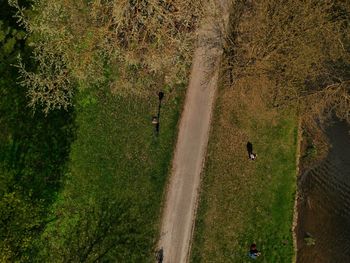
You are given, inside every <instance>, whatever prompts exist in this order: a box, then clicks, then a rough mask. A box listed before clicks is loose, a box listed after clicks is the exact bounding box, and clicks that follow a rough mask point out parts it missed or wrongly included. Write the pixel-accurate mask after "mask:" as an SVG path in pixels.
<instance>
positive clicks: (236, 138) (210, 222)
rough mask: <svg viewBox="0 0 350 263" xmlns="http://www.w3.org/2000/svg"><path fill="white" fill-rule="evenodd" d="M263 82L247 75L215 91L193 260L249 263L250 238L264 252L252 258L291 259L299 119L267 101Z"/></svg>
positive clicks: (282, 260) (290, 110)
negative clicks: (251, 152) (249, 150)
mask: <svg viewBox="0 0 350 263" xmlns="http://www.w3.org/2000/svg"><path fill="white" fill-rule="evenodd" d="M269 85H272V84H271V83H270V82H269V81H268V80H265V79H253V78H249V77H247V78H242V79H240V80H238V81H237V83H235V86H234V89H230V88H221V89H220V91H219V93H218V99H217V106H216V109H215V114H214V119H213V124H212V125H213V129H212V133H211V137H210V142H209V146H208V147H209V148H208V154H207V162H206V167H205V171H204V174H203V181H202V191H201V200H200V205H199V211H198V216H197V221H196V228H195V237H194V244H193V246H192V257H191V259H192V262H250V259H249V258H248V256H247V253H248V251H249V246H250V244H251V243H256V244H257V246H258V249H259V250H261V252H262V255H261V256H260V257H259V258H258V260H257V262H280V263H282V262H291V260H292V258H293V242H292V232H291V228H292V220H293V205H294V194H295V189H296V162H295V156H296V144H297V118H296V112H295V110H293V109H283V110H278V111H277V110H275V109H272V108H271V107H268V106H267V105H268V104H267V99H266V98H268V97H269V96H268V95H269V94H268V88H267V87H268V86H269ZM248 141H250V142H252V144H253V148H254V152H256V153H257V155H258V158H257V160H256V161H251V160H249V159H248V153H247V149H246V144H247V142H248ZM253 261H254V260H253Z"/></svg>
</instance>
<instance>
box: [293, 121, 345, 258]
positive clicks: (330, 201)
mask: <svg viewBox="0 0 350 263" xmlns="http://www.w3.org/2000/svg"><path fill="white" fill-rule="evenodd" d="M349 130H350V127H349V125H347V124H345V123H344V122H336V123H335V124H333V125H332V126H330V127H329V128H328V129H327V136H328V139H329V142H330V144H331V145H332V147H331V149H330V151H329V153H328V155H327V157H326V158H325V159H324V160H322V161H320V162H319V163H318V164H317V165H315V166H314V167H312V168H310V169H309V170H307V171H306V172H304V173H303V174H302V175H301V176H300V178H299V182H298V188H299V197H300V198H299V200H298V222H297V223H298V225H297V228H296V234H297V248H298V253H297V262H298V263H299V262H300V263H323V262H324V263H343V262H344V263H348V262H350V136H349Z"/></svg>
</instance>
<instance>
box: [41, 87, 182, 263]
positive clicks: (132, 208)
mask: <svg viewBox="0 0 350 263" xmlns="http://www.w3.org/2000/svg"><path fill="white" fill-rule="evenodd" d="M174 90H176V94H175V91H174V92H173V93H172V94H169V93H166V94H165V98H164V99H163V104H162V108H161V118H160V134H159V136H158V137H156V136H155V134H154V127H152V124H151V116H152V115H155V114H156V113H157V109H158V96H157V94H155V96H154V97H152V98H149V100H148V98H147V99H140V98H125V97H124V98H120V97H118V96H116V95H113V94H112V93H111V91H110V90H109V89H108V88H105V89H99V91H98V92H96V91H93V90H85V91H84V92H81V93H80V95H79V96H78V99H77V100H78V106H77V109H76V125H77V134H76V140H75V141H74V143H73V144H72V147H71V154H70V163H69V169H68V171H69V172H68V173H67V174H66V176H65V178H64V189H63V191H62V192H61V193H60V194H59V197H58V201H57V202H56V204H55V207H53V209H52V223H50V224H49V225H48V227H47V228H46V230H45V232H44V234H43V236H42V240H43V241H44V242H45V243H46V244H45V245H44V247H45V249H44V250H42V252H41V254H42V257H43V258H44V259H46V260H48V258H49V259H50V260H52V261H50V260H49V261H50V262H68V261H69V262H96V261H103V262H110V261H113V262H115V261H117V262H152V256H151V254H152V247H153V245H154V243H155V241H156V240H155V239H156V237H157V231H158V220H159V209H160V206H161V201H162V195H163V190H164V184H165V182H166V178H167V174H168V169H169V165H170V161H171V157H172V152H173V145H174V141H175V140H174V139H175V135H176V126H177V120H178V117H179V113H180V112H179V111H180V108H181V107H180V106H181V105H182V98H183V95H184V86H181V87H176V88H175V89H174Z"/></svg>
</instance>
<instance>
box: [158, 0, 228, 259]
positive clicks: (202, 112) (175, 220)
mask: <svg viewBox="0 0 350 263" xmlns="http://www.w3.org/2000/svg"><path fill="white" fill-rule="evenodd" d="M217 2H218V3H219V4H217V5H215V8H214V7H213V8H214V9H211V12H213V10H215V9H216V10H217V12H216V13H217V14H218V15H211V17H213V18H212V19H211V18H210V19H208V20H207V21H205V22H204V23H203V25H202V27H201V28H200V30H199V32H198V37H199V38H198V39H199V41H198V43H199V45H198V48H197V49H196V51H195V54H194V59H193V65H192V71H191V76H190V83H189V87H188V89H187V94H186V100H185V105H184V111H183V112H182V116H181V120H180V126H179V133H178V140H177V144H176V149H175V154H174V159H173V164H172V165H173V168H172V174H171V177H170V181H169V185H168V191H167V196H166V202H165V207H164V211H163V218H162V229H161V236H160V240H159V243H158V247H159V248H163V255H164V261H163V262H164V263H180V262H187V261H188V257H189V253H190V246H191V238H192V232H193V227H194V220H195V214H196V208H197V200H198V190H199V186H200V174H201V171H202V167H203V164H204V158H205V153H206V147H207V144H208V137H209V130H210V120H211V115H212V109H213V104H214V97H215V93H216V88H217V81H218V65H219V63H220V59H221V55H222V47H221V43H222V41H223V40H222V37H221V35H222V32H223V31H222V30H220V28H223V25H226V24H227V21H228V11H227V10H228V2H229V0H221V1H220V0H217ZM211 8H212V7H211Z"/></svg>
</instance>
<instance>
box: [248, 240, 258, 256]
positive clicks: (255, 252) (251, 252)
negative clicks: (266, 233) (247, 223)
mask: <svg viewBox="0 0 350 263" xmlns="http://www.w3.org/2000/svg"><path fill="white" fill-rule="evenodd" d="M248 254H249V257H250V258H252V259H257V257H258V256H260V255H261V253H260V252H259V251H258V250H257V249H256V244H254V243H253V244H251V245H250V250H249V253H248Z"/></svg>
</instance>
